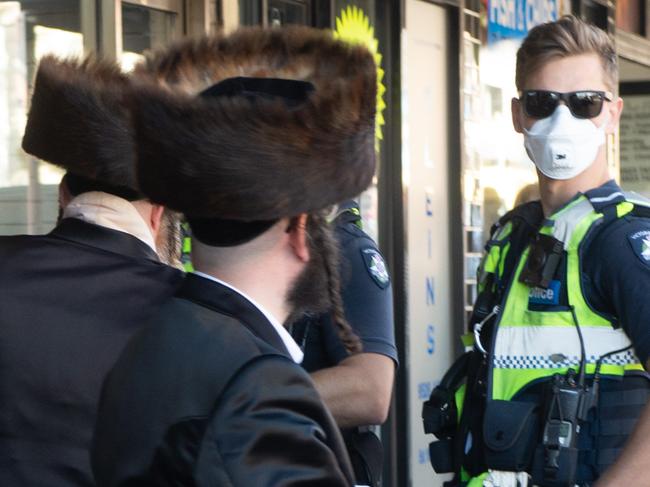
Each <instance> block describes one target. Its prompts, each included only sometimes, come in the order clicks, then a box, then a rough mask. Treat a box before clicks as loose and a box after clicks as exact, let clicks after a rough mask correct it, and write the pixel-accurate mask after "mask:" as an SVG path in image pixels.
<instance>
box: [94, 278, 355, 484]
mask: <svg viewBox="0 0 650 487" xmlns="http://www.w3.org/2000/svg"><path fill="white" fill-rule="evenodd" d="M189 279H192V280H196V279H197V278H196V277H189ZM197 282H198V281H197ZM201 286H204V290H207V289H208V288H209V289H211V290H212V291H213V293H211V294H210V293H207V294H206V295H205V296H204V297H205V299H201V296H200V295H199V293H196V292H193V293H189V294H190V295H188V293H187V292H183V291H181V292H180V293H179V294H180V295H182V296H183V297H177V298H174V299H173V300H171V301H170V302H169V303H167V305H165V306H164V307H163V308H161V310H160V312H159V313H158V315H157V316H156V318H155V319H154V320H152V322H151V323H150V325H148V326H147V327H145V328H144V329H143V330H142V331H141V332H140V333H139V334H138V335H137V336H136V337H134V339H133V340H132V341H131V343H130V344H129V345H128V346H127V348H126V349H125V351H124V353H123V354H122V356H121V357H120V360H119V361H118V364H117V365H116V367H115V368H114V369H113V371H112V372H111V374H110V375H109V377H108V379H107V381H106V384H105V389H104V393H103V396H102V401H101V405H100V412H99V417H98V423H97V428H96V437H95V444H94V448H93V469H94V472H95V476H96V480H97V482H98V485H99V486H100V487H104V486H118V485H128V482H135V484H136V485H156V486H161V487H162V486H166V485H179V484H181V485H188V486H193V485H196V486H199V485H200V486H203V485H205V486H208V485H222V486H229V485H241V486H248V485H260V486H264V485H274V486H275V485H282V486H287V487H288V486H291V485H301V484H302V483H303V481H304V479H305V478H321V477H322V478H324V479H326V480H327V482H325V483H324V484H323V485H331V486H333V487H334V486H344V485H351V483H352V476H351V473H350V472H351V469H350V468H349V463H348V460H347V454H346V453H345V451H344V449H343V444H342V441H341V439H340V436H339V433H338V430H337V428H336V425H335V423H334V421H333V419H332V418H331V416H330V415H329V413H328V412H327V410H326V409H325V407H324V406H323V404H322V403H321V400H320V398H319V396H318V393H317V392H316V390H315V388H314V386H313V383H312V382H311V379H310V378H309V376H308V375H307V374H306V373H305V372H304V371H303V370H302V369H301V368H300V367H299V366H298V365H297V364H295V363H293V362H292V361H291V359H290V358H289V357H288V354H287V352H286V350H284V349H279V348H277V347H276V346H274V345H271V344H270V343H269V342H268V341H266V340H265V339H264V338H262V336H261V335H262V334H264V331H263V330H264V328H266V329H271V330H272V327H271V325H270V324H269V323H268V322H267V321H265V318H264V317H263V315H262V314H261V313H259V310H256V309H254V308H251V306H252V305H251V304H250V303H248V304H247V302H246V300H245V299H244V298H243V297H241V296H240V295H238V294H237V293H234V292H233V291H230V290H227V289H226V288H225V287H224V286H220V285H218V284H213V283H210V284H209V285H208V284H206V283H201ZM208 296H212V297H208ZM190 298H191V299H190ZM197 301H200V302H201V304H198V302H197ZM257 313H259V314H257ZM262 325H264V326H262ZM301 451H303V452H304V451H310V452H311V453H310V455H309V456H310V458H309V459H307V458H305V457H304V455H301V454H300V452H301ZM308 472H309V473H308ZM305 475H307V477H304V476H305ZM312 476H314V477H312ZM319 476H321V477H319ZM280 478H286V481H285V483H282V484H278V483H277V481H275V482H274V481H272V480H271V479H280ZM301 479H302V480H301ZM330 480H332V482H329V481H330ZM267 481H268V482H267Z"/></svg>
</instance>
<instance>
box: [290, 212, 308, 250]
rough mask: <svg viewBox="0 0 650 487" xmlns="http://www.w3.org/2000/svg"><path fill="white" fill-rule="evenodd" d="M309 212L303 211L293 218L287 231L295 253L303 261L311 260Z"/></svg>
mask: <svg viewBox="0 0 650 487" xmlns="http://www.w3.org/2000/svg"><path fill="white" fill-rule="evenodd" d="M307 218H308V216H307V214H306V213H303V214H301V215H299V216H297V217H294V218H292V219H291V222H290V223H289V228H288V229H287V233H288V234H289V245H290V246H291V248H292V250H293V253H294V254H295V255H296V257H297V258H298V259H300V260H301V261H303V262H309V241H308V238H309V236H308V235H307Z"/></svg>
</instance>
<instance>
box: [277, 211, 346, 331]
mask: <svg viewBox="0 0 650 487" xmlns="http://www.w3.org/2000/svg"><path fill="white" fill-rule="evenodd" d="M307 238H308V242H309V262H307V265H306V266H305V268H304V269H303V271H302V272H301V273H300V275H298V277H297V278H296V280H295V281H294V282H293V284H292V285H291V288H290V289H289V292H288V294H287V302H288V303H289V306H290V308H291V313H290V314H289V317H288V318H287V321H286V323H287V324H291V323H293V322H294V321H296V320H298V319H300V318H302V317H303V316H304V315H305V314H306V313H310V314H311V313H314V314H317V313H326V312H328V311H330V310H331V308H332V302H331V299H330V289H329V287H330V285H331V282H330V281H331V279H330V276H329V275H328V270H327V269H328V266H327V262H326V259H327V258H331V259H335V260H336V262H335V263H334V265H335V266H337V267H338V249H337V247H336V242H335V240H334V237H333V236H332V234H331V230H330V228H329V225H327V223H326V222H325V221H323V220H322V219H321V218H320V216H315V215H309V218H308V220H307ZM325 245H328V246H330V248H329V249H325V248H324V246H325ZM328 250H329V252H328ZM328 254H329V255H328ZM331 254H333V255H331Z"/></svg>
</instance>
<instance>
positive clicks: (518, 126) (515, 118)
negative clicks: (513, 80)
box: [510, 98, 524, 134]
mask: <svg viewBox="0 0 650 487" xmlns="http://www.w3.org/2000/svg"><path fill="white" fill-rule="evenodd" d="M510 113H512V126H513V127H514V129H515V132H517V133H518V134H522V133H523V132H524V131H523V129H522V127H523V123H522V120H521V119H522V117H523V110H522V109H521V102H520V101H519V98H513V99H512V100H510Z"/></svg>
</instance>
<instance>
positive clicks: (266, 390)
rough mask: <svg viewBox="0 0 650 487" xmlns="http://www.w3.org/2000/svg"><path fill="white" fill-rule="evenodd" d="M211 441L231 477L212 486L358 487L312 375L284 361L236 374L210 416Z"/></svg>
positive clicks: (269, 360)
mask: <svg viewBox="0 0 650 487" xmlns="http://www.w3.org/2000/svg"><path fill="white" fill-rule="evenodd" d="M211 434H213V435H214V438H216V445H215V448H216V452H217V455H218V458H219V460H220V461H221V462H223V465H224V469H225V471H226V472H227V476H228V479H212V482H213V483H214V485H226V484H227V485H237V486H267V485H268V486H271V485H272V486H276V487H291V486H298V485H300V486H303V485H327V486H332V487H339V486H340V487H342V486H350V485H352V484H353V480H352V474H351V467H350V465H349V461H348V457H347V453H346V452H345V450H344V446H343V442H342V440H341V438H340V434H339V431H338V429H337V427H336V424H335V423H334V421H333V420H332V417H331V416H330V415H329V413H328V412H327V411H326V409H325V408H324V407H323V405H322V403H321V402H320V399H319V397H318V394H317V393H316V391H315V390H314V387H313V385H312V383H311V381H310V380H309V376H308V374H307V373H306V372H305V371H303V370H302V369H301V368H300V367H299V366H297V365H296V364H294V363H292V362H290V360H289V359H288V358H286V357H280V356H272V357H268V356H266V357H261V358H259V359H257V360H256V361H254V362H252V363H250V364H248V365H247V366H246V367H245V368H244V369H243V370H241V371H240V372H238V374H237V375H236V377H235V379H234V380H233V381H232V382H231V384H230V385H229V386H228V387H227V388H226V390H225V391H224V393H223V396H222V397H221V399H220V401H219V406H218V408H217V410H216V411H215V413H214V415H213V417H212V420H211V425H210V427H209V428H208V430H207V432H206V435H211ZM206 439H207V440H208V441H209V440H210V437H209V436H207V437H206ZM204 441H206V440H204ZM210 458H212V459H213V460H214V457H210Z"/></svg>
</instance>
